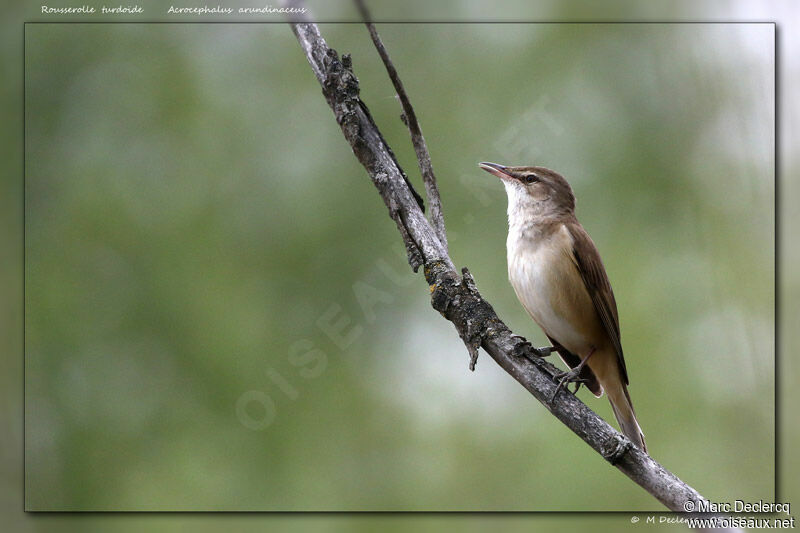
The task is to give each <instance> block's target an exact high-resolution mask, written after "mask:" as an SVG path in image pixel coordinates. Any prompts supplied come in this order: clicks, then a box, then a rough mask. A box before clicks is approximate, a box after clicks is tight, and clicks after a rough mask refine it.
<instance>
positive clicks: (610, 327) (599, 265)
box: [567, 221, 628, 385]
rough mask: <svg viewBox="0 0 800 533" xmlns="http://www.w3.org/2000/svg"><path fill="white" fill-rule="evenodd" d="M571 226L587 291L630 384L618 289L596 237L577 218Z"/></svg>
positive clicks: (573, 247)
mask: <svg viewBox="0 0 800 533" xmlns="http://www.w3.org/2000/svg"><path fill="white" fill-rule="evenodd" d="M567 229H568V230H569V232H570V234H571V235H572V241H573V244H572V256H573V260H574V261H575V265H576V266H577V267H578V272H580V274H581V278H582V279H583V283H584V285H586V290H587V291H589V296H591V298H592V303H593V304H594V309H595V311H597V316H599V317H600V322H601V323H602V324H603V328H604V329H605V330H606V333H607V334H608V338H609V339H611V344H612V345H613V346H614V350H615V351H616V352H617V360H618V361H619V368H620V371H621V374H622V379H623V381H624V382H625V384H626V385H627V384H628V370H627V369H626V368H625V358H624V357H623V356H622V343H621V342H620V336H619V317H618V316H617V302H616V300H614V291H612V290H611V283H609V281H608V275H607V274H606V269H605V267H604V266H603V261H602V259H600V254H599V253H598V251H597V248H596V247H595V245H594V242H592V238H591V237H589V234H588V233H586V230H585V229H583V226H581V225H580V224H579V223H578V222H577V221H575V222H574V223H571V224H567Z"/></svg>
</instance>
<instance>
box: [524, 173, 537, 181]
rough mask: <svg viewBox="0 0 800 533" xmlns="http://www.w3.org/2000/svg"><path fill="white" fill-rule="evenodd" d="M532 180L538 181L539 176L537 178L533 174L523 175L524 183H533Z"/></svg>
mask: <svg viewBox="0 0 800 533" xmlns="http://www.w3.org/2000/svg"><path fill="white" fill-rule="evenodd" d="M534 181H539V178H537V177H536V176H534V175H533V174H530V175H528V176H525V183H533V182H534Z"/></svg>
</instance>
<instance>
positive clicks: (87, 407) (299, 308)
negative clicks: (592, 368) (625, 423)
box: [25, 24, 775, 530]
mask: <svg viewBox="0 0 800 533" xmlns="http://www.w3.org/2000/svg"><path fill="white" fill-rule="evenodd" d="M322 31H323V34H324V36H325V37H326V39H327V40H328V42H329V43H330V44H331V45H332V46H333V47H335V48H336V49H337V50H339V51H340V52H342V53H344V52H350V53H352V54H353V59H354V68H355V71H356V74H357V75H358V76H359V78H360V80H361V87H362V94H363V97H364V99H365V101H366V102H367V104H368V105H369V106H370V109H371V111H372V113H373V115H374V116H375V118H376V120H377V122H378V124H379V125H380V127H381V129H382V130H383V132H384V134H385V136H386V137H387V139H388V140H389V142H390V144H391V145H392V147H393V148H394V150H395V151H396V153H397V155H398V157H399V159H400V161H401V163H402V164H403V166H404V168H405V169H406V170H407V171H408V172H409V173H410V174H412V176H415V175H416V163H415V161H414V157H413V151H412V150H411V147H410V143H409V142H408V140H407V134H406V132H405V127H404V126H403V125H402V123H401V122H400V121H399V120H398V118H397V117H398V114H399V106H398V104H397V102H396V100H395V98H394V93H393V91H392V88H391V85H390V83H389V82H388V80H387V79H386V76H385V74H384V71H383V67H382V65H381V64H380V62H379V59H378V58H377V55H376V54H375V52H374V51H373V50H372V48H371V44H370V43H369V40H368V37H367V35H366V32H365V31H363V28H361V27H359V26H353V25H334V24H326V25H323V26H322ZM379 31H380V32H381V34H382V36H383V38H384V40H385V42H386V44H387V47H388V48H389V51H390V53H391V54H392V56H393V58H394V60H395V63H396V65H397V67H398V69H399V71H400V74H401V76H402V78H403V80H404V83H405V85H406V87H407V89H408V90H409V92H410V94H411V98H412V101H413V102H414V104H415V106H416V109H417V114H418V116H419V117H420V120H421V121H422V125H423V128H424V131H425V134H426V139H427V141H428V144H429V146H430V148H431V152H432V156H433V162H434V165H435V167H436V170H437V175H438V176H439V179H440V188H441V190H442V197H443V203H444V209H445V215H446V218H447V224H448V229H449V232H450V237H451V255H452V257H453V258H454V260H455V261H456V262H457V263H458V264H459V265H467V266H469V267H470V269H471V271H472V272H473V274H474V275H475V277H476V280H477V282H478V285H479V287H480V288H481V290H482V292H483V294H484V295H485V296H486V297H487V298H488V299H489V300H490V301H491V302H492V303H493V304H494V305H495V308H496V309H497V311H498V313H499V314H500V316H501V317H502V318H504V319H505V320H506V321H507V322H508V323H509V325H510V326H511V327H512V328H513V329H514V330H515V331H516V332H518V333H520V334H524V335H527V336H529V337H530V338H532V339H534V340H535V341H536V342H537V343H540V344H542V343H544V338H543V335H542V334H541V333H540V332H539V331H538V330H537V328H536V327H535V325H534V324H533V323H532V322H531V321H530V319H529V318H528V317H527V316H526V315H525V314H524V312H523V311H522V309H521V307H520V306H519V304H518V303H517V302H516V300H515V298H514V295H513V291H512V290H511V288H510V286H509V285H508V282H507V280H506V274H505V244H504V242H505V229H506V228H505V221H504V217H505V213H504V210H505V198H504V193H503V191H502V187H501V186H500V185H499V184H498V183H494V182H492V181H491V180H489V179H488V176H486V175H485V174H484V173H481V172H480V171H478V170H477V169H476V167H475V164H476V163H477V161H481V160H493V161H499V162H503V163H509V164H527V163H530V164H533V163H535V164H542V165H545V166H549V167H552V168H555V169H557V170H559V171H561V172H562V173H563V174H564V175H565V176H566V177H567V178H568V179H569V180H570V181H571V183H572V185H573V188H574V189H575V191H576V194H577V197H578V216H579V218H580V219H581V221H582V222H583V224H584V226H585V227H586V228H587V230H588V231H589V232H590V234H591V235H592V236H593V238H594V240H595V242H596V243H597V244H598V247H599V248H600V251H601V254H602V255H603V258H604V260H605V263H606V266H607V269H608V271H609V275H610V277H611V280H612V283H613V284H614V288H615V293H616V296H617V300H618V303H619V307H620V318H621V326H622V335H623V344H624V346H625V350H626V354H627V361H628V366H629V372H630V375H631V382H632V385H631V394H632V396H633V399H634V402H635V405H636V408H637V413H638V414H639V415H640V419H641V423H642V426H643V428H644V431H645V434H646V436H647V438H648V445H649V446H650V448H651V453H652V454H653V456H654V457H655V458H656V459H657V460H659V461H660V462H662V463H663V464H664V465H665V466H666V467H667V468H670V469H671V470H673V471H674V472H675V473H676V474H678V475H679V476H681V477H682V478H683V479H684V480H685V481H686V482H688V483H689V484H691V485H693V486H694V487H695V488H697V489H698V490H700V491H701V493H703V494H704V495H706V496H707V497H709V498H711V499H713V500H714V501H731V500H734V499H744V500H751V501H752V500H758V499H759V498H763V499H766V500H769V499H771V498H772V495H773V480H774V469H773V465H774V456H773V439H774V432H773V423H774V417H773V407H774V406H773V398H774V395H773V391H774V381H773V372H774V366H773V358H774V353H773V348H772V346H773V341H774V338H773V329H772V324H773V321H774V316H773V309H774V299H773V288H774V279H773V269H774V262H773V257H774V247H773V243H774V225H773V220H774V214H775V213H774V207H773V194H774V187H773V179H774V176H773V172H772V169H773V168H774V161H773V158H772V153H773V143H774V138H773V124H774V122H773V120H774V117H773V96H772V95H773V87H772V79H773V78H772V34H773V29H772V27H771V26H768V25H763V26H729V25H718V26H712V25H569V24H566V25H516V24H515V25H492V24H480V25H466V24H465V25H455V24H454V25H381V26H380V27H379ZM26 67H27V68H26V88H27V94H26V104H27V107H26V112H27V115H26V117H27V124H26V126H27V138H26V149H27V151H26V165H27V181H26V204H25V207H26V243H25V252H26V259H27V262H26V283H27V285H26V313H27V314H26V325H27V331H26V348H27V353H26V508H27V509H31V510H36V509H40V510H66V509H87V510H88V509H92V510H94V509H102V510H114V509H124V510H141V509H164V510H193V509H196V510H237V509H246V510H271V509H286V510H468V509H485V510H629V509H639V510H657V509H659V506H658V504H657V503H656V502H655V501H654V500H652V498H651V497H650V496H649V495H647V494H645V493H644V492H643V491H641V489H639V488H638V487H636V486H635V485H634V484H632V483H631V482H630V481H629V480H628V479H627V478H625V477H624V476H623V475H621V474H620V473H618V472H616V471H615V470H613V469H611V468H609V467H608V465H607V464H605V463H604V462H603V460H602V459H601V458H599V457H598V456H597V455H596V454H594V453H593V452H592V451H591V450H589V449H588V448H587V447H586V446H585V445H584V444H583V443H581V442H580V441H579V440H578V439H576V438H575V437H574V435H572V434H571V433H569V431H568V430H566V429H565V428H564V427H563V426H562V425H561V424H559V423H558V422H557V421H556V420H555V419H553V418H552V417H551V416H550V415H549V414H548V413H547V412H546V411H545V409H544V408H543V407H542V406H541V405H539V404H538V403H536V402H535V401H534V400H533V399H532V398H531V397H530V395H528V394H527V393H525V391H524V390H523V389H522V388H521V387H519V385H518V384H516V383H515V382H514V381H513V380H512V379H511V378H509V377H508V376H507V375H505V374H504V373H503V372H502V371H501V370H500V369H499V368H497V367H496V365H494V364H493V363H492V362H491V360H490V359H489V358H488V357H485V356H483V357H482V359H481V360H480V361H479V363H478V368H477V371H476V372H475V373H474V374H472V373H470V372H468V370H467V369H466V365H467V356H466V352H465V350H464V349H463V346H462V345H461V342H460V341H459V340H458V338H457V336H456V335H455V333H454V331H453V329H452V326H450V325H449V324H448V323H447V322H446V321H444V320H442V319H441V318H439V317H438V316H437V315H436V313H435V312H434V311H433V310H431V309H430V306H429V304H428V297H427V293H426V290H425V287H424V282H423V281H422V280H421V279H420V276H414V275H413V274H412V273H411V272H410V270H409V269H408V267H407V265H406V263H405V260H404V258H403V257H402V253H401V252H398V247H399V244H400V243H399V238H398V236H397V234H396V229H395V228H394V226H393V224H392V223H391V221H390V220H389V219H388V218H387V217H386V213H385V207H384V206H383V205H382V203H381V202H380V200H379V198H378V196H377V194H376V193H375V191H374V189H373V187H372V185H371V184H370V183H369V180H368V179H367V178H366V176H365V174H364V171H363V169H362V168H361V167H360V166H359V165H358V163H357V162H356V161H355V159H354V158H353V157H352V154H351V153H350V150H349V147H348V146H347V144H346V143H345V141H344V140H343V138H342V136H341V134H340V132H339V130H338V127H337V126H336V124H335V122H334V121H333V120H332V115H331V113H330V110H329V109H328V108H327V106H326V104H325V102H324V99H323V98H322V97H321V94H320V90H319V86H318V84H317V82H316V80H315V79H314V77H313V75H312V73H311V71H310V69H309V68H308V65H307V63H306V62H305V59H304V58H303V56H302V53H301V51H300V50H299V48H298V46H297V44H296V42H295V40H294V38H293V36H292V34H291V32H290V31H289V29H288V28H287V27H286V26H284V25H282V24H276V25H254V26H248V25H239V26H232V25H212V26H204V25H184V26H165V25H130V26H129V25H34V26H29V27H28V28H27V32H26ZM743 72H747V76H743V75H742V73H743ZM415 181H417V182H418V180H415ZM420 188H421V187H420ZM387 272H388V273H390V275H387ZM365 286H369V287H372V288H373V289H374V290H376V291H378V292H377V293H375V292H372V293H370V294H372V296H373V297H376V298H378V303H376V304H375V306H374V314H372V313H370V312H369V311H367V312H365V310H364V309H363V307H362V305H360V304H359V301H358V297H357V295H358V294H362V295H363V294H364V292H363V291H364V287H365ZM376 294H377V296H376ZM332 305H334V306H339V307H331V306H332ZM330 309H333V310H334V311H335V310H337V309H341V312H340V313H339V314H338V315H336V318H339V317H341V316H347V317H349V319H350V320H351V323H350V324H349V325H348V326H347V328H346V331H355V332H356V333H358V332H359V331H360V332H361V333H360V334H358V335H354V339H353V342H352V343H351V344H350V345H348V346H346V347H344V348H342V346H341V340H340V342H337V341H336V339H335V338H332V337H331V336H329V335H327V334H326V333H325V332H324V331H323V330H322V329H321V328H320V326H319V325H318V321H319V319H320V318H321V317H323V315H324V314H325V313H326V311H328V310H330ZM333 321H334V322H335V319H334V320H333ZM353 327H355V328H357V329H355V330H352V329H350V328H353ZM312 349H317V350H321V351H322V352H324V354H325V359H324V361H325V364H324V366H321V364H320V363H319V359H317V360H315V362H316V363H317V365H312V364H310V362H309V361H305V362H303V361H300V360H299V359H298V356H302V355H307V354H309V352H311V350H312ZM316 354H317V355H319V352H316ZM248 391H259V393H260V394H261V395H262V396H259V397H260V398H265V397H268V398H269V401H270V402H272V404H274V420H273V421H272V423H271V424H270V425H269V427H267V428H266V429H264V430H263V431H254V430H251V429H248V428H246V427H245V425H243V424H242V422H241V420H242V418H243V417H244V419H245V420H249V419H252V418H258V417H260V416H264V415H265V413H264V412H259V411H258V410H257V409H255V410H254V409H253V407H254V406H253V405H251V406H249V407H250V409H248V410H247V412H246V413H245V414H244V415H242V413H241V412H240V413H239V416H237V408H236V406H237V401H238V400H239V399H240V398H241V397H242V395H243V394H245V393H247V392H248ZM264 395H266V396H264ZM580 395H581V397H582V398H583V399H584V400H585V401H587V403H588V404H589V405H590V406H591V407H592V408H593V409H595V410H597V411H598V412H599V413H600V414H601V415H602V416H604V417H605V418H606V419H607V420H613V416H612V415H611V410H610V408H609V406H608V405H607V401H606V400H605V399H602V400H596V399H593V398H592V397H591V396H590V395H586V394H585V392H581V393H580ZM272 404H271V405H272ZM255 407H257V406H255ZM267 414H268V413H267ZM367 518H368V517H365V518H364V519H363V520H361V522H362V527H364V528H365V529H368V528H369V525H368V524H367V521H368V520H367ZM614 518H615V519H616V520H619V521H620V523H621V522H624V521H627V518H624V519H623V518H622V517H619V516H617V517H614ZM426 520H428V521H429V522H430V523H429V527H435V524H434V523H433V522H435V519H434V518H429V519H426ZM553 521H554V522H555V520H553ZM356 522H358V520H356ZM511 522H513V520H512V518H509V523H511ZM165 524H166V522H165ZM352 525H354V524H350V526H352ZM131 527H135V526H131ZM330 527H331V529H332V530H334V529H336V526H335V525H332V526H330Z"/></svg>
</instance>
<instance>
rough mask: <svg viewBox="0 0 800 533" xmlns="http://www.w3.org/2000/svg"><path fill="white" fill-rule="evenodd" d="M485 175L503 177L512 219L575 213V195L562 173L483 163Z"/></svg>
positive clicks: (535, 168)
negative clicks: (487, 173) (521, 216)
mask: <svg viewBox="0 0 800 533" xmlns="http://www.w3.org/2000/svg"><path fill="white" fill-rule="evenodd" d="M478 166H479V167H481V168H482V169H483V170H485V171H486V172H489V173H490V174H494V175H495V176H497V177H498V178H500V179H501V180H502V182H503V185H505V188H506V194H507V195H508V216H509V219H511V218H512V217H515V216H519V215H523V216H526V218H527V217H551V216H564V215H569V214H572V213H574V212H575V195H574V194H573V193H572V187H570V186H569V183H567V180H565V179H564V177H563V176H561V174H559V173H558V172H556V171H554V170H550V169H549V168H544V167H507V166H504V165H498V164H497V163H480V164H479V165H478Z"/></svg>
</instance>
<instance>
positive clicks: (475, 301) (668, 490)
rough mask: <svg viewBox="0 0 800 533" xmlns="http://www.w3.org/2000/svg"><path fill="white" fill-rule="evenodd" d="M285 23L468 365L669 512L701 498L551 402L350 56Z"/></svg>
mask: <svg viewBox="0 0 800 533" xmlns="http://www.w3.org/2000/svg"><path fill="white" fill-rule="evenodd" d="M290 25H291V28H292V31H293V32H294V34H295V36H296V37H297V40H298V42H299V43H300V45H301V47H302V48H303V51H304V52H305V55H306V58H307V59H308V62H309V63H310V65H311V68H312V70H313V71H314V74H315V75H316V76H317V79H318V80H319V82H320V85H321V86H322V92H323V94H324V95H325V98H326V99H327V101H328V104H329V105H330V107H331V109H333V112H334V115H335V117H336V121H337V122H338V123H339V126H340V127H341V129H342V133H343V134H344V136H345V138H346V139H347V141H348V142H349V143H350V146H351V147H352V150H353V153H354V154H355V156H356V157H357V158H358V160H359V161H360V162H361V164H362V165H363V166H364V168H365V169H366V170H367V173H368V174H369V176H370V178H371V179H372V182H373V183H374V184H375V187H376V188H377V189H378V192H379V193H380V195H381V197H382V198H383V201H384V203H385V204H386V206H387V208H388V209H389V216H390V217H391V218H392V219H393V220H394V221H395V223H396V224H397V227H398V230H399V231H400V234H401V236H402V237H403V241H404V243H405V245H406V250H407V252H408V260H409V264H411V266H412V268H413V269H414V271H415V272H416V271H417V268H418V267H419V266H420V265H424V273H425V279H426V280H427V282H428V284H429V287H430V290H431V303H432V305H433V307H434V308H435V309H436V310H437V311H439V312H440V313H441V314H442V315H443V316H444V317H445V318H446V319H447V320H449V321H451V322H452V323H453V324H454V325H455V327H456V330H457V331H458V334H459V336H460V337H461V339H462V340H463V341H464V343H465V344H466V345H467V348H468V350H469V352H470V358H471V360H472V361H473V362H474V359H475V358H476V357H477V350H478V347H482V348H483V349H484V350H485V351H486V352H487V353H488V354H489V355H490V356H491V357H492V358H493V359H494V360H495V361H496V362H497V364H499V365H500V366H501V367H502V368H503V369H504V370H505V371H506V372H508V373H509V374H510V375H511V376H512V377H513V378H514V379H516V380H517V381H518V382H519V383H520V384H521V385H522V386H523V387H525V388H526V389H527V390H528V391H529V392H530V393H531V394H532V395H533V396H534V397H535V398H536V399H537V400H539V401H540V402H541V403H542V405H544V406H545V407H546V408H547V409H548V410H549V411H550V412H551V413H552V414H553V415H554V416H555V417H556V418H558V419H559V420H561V422H563V423H564V424H565V425H566V426H567V427H569V428H570V429H571V430H572V431H573V432H574V433H575V434H576V435H578V436H579V437H580V438H581V439H583V440H584V441H585V442H586V443H587V444H588V445H589V446H591V447H592V449H594V450H595V451H596V452H598V453H599V454H600V455H601V456H602V457H603V458H604V459H606V460H607V461H608V462H610V463H611V464H612V465H614V466H616V467H617V468H618V469H619V470H621V471H622V472H623V473H624V474H625V475H627V476H628V477H629V478H631V479H632V480H633V481H634V482H636V483H637V484H639V485H640V486H641V487H642V488H644V489H645V490H646V491H647V492H649V493H650V494H652V495H653V496H654V497H655V498H656V499H658V501H660V502H661V503H663V504H664V505H665V506H666V507H667V508H668V509H671V510H673V511H677V512H683V511H685V508H684V503H685V502H687V501H693V502H695V503H696V502H698V501H700V500H702V499H703V498H702V496H701V495H700V494H699V493H698V492H697V491H696V490H694V489H693V488H692V487H690V486H689V485H687V484H686V483H684V482H683V481H681V480H680V479H679V478H678V477H677V476H675V474H673V473H672V472H670V471H668V470H667V469H665V468H664V467H663V466H661V465H660V464H659V463H657V462H656V461H655V460H654V459H653V458H652V457H650V456H649V455H647V454H646V453H644V452H643V451H642V450H640V449H639V448H637V447H636V446H634V445H633V444H632V443H631V441H630V440H628V439H627V438H626V437H625V436H624V435H622V434H621V433H619V432H618V431H616V430H615V429H614V428H612V427H611V426H610V425H609V424H608V423H606V422H605V421H604V420H603V419H601V418H600V417H599V416H597V414H595V413H594V412H593V411H592V410H591V409H589V408H588V407H587V406H586V405H585V404H584V403H583V402H582V401H580V400H579V399H578V398H577V397H576V396H575V395H573V394H568V393H562V394H560V395H558V396H557V397H556V399H555V400H554V401H553V402H550V397H551V396H552V394H553V393H554V392H555V387H556V384H555V382H554V379H553V376H554V375H555V373H556V372H557V369H556V368H555V367H554V366H553V365H551V364H550V363H548V362H546V361H545V360H543V359H541V358H540V357H538V356H539V355H540V354H539V352H538V351H537V350H536V349H535V348H532V347H531V346H530V344H528V343H527V342H525V341H524V340H523V339H522V338H521V337H518V336H515V335H512V333H511V331H510V330H509V328H508V327H507V326H506V325H505V324H504V323H503V322H502V321H501V320H500V318H498V316H497V314H496V313H495V312H494V309H492V306H491V305H490V304H489V303H488V302H487V301H486V300H484V299H483V298H482V297H481V295H480V293H479V292H478V289H477V287H476V285H475V282H474V280H473V279H472V276H471V275H470V274H469V272H468V271H467V269H463V270H462V275H459V274H458V273H457V272H456V270H455V267H454V265H453V262H452V260H451V259H450V257H449V256H448V254H447V251H446V249H445V246H444V243H443V242H442V241H440V239H439V238H437V234H436V232H435V231H434V229H433V228H432V227H431V225H430V224H429V223H428V221H427V220H426V218H425V216H424V215H423V213H422V211H421V210H420V207H419V205H418V203H417V202H416V201H415V199H414V196H413V194H412V192H411V190H410V187H409V185H408V184H407V182H406V180H405V175H404V174H403V172H402V170H400V167H399V165H398V163H397V161H396V159H395V157H394V154H393V153H392V151H391V149H390V148H389V146H388V145H387V144H386V141H385V140H384V138H383V136H382V135H381V134H380V132H379V131H378V128H377V126H376V125H375V122H374V121H373V120H372V117H371V116H370V114H369V111H368V110H367V107H366V106H365V105H364V103H363V102H362V101H361V99H360V98H359V87H358V80H357V79H356V77H355V75H354V74H353V71H352V65H351V61H350V57H349V56H348V55H344V56H342V58H341V59H339V57H338V55H337V53H336V51H335V50H333V49H331V48H329V47H328V45H327V44H326V42H325V40H324V39H323V38H322V36H321V35H320V32H319V29H318V28H317V26H316V25H315V24H313V23H310V22H307V19H306V18H305V17H302V16H298V15H295V16H294V18H293V20H292V21H291V22H290ZM398 92H399V90H398Z"/></svg>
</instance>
